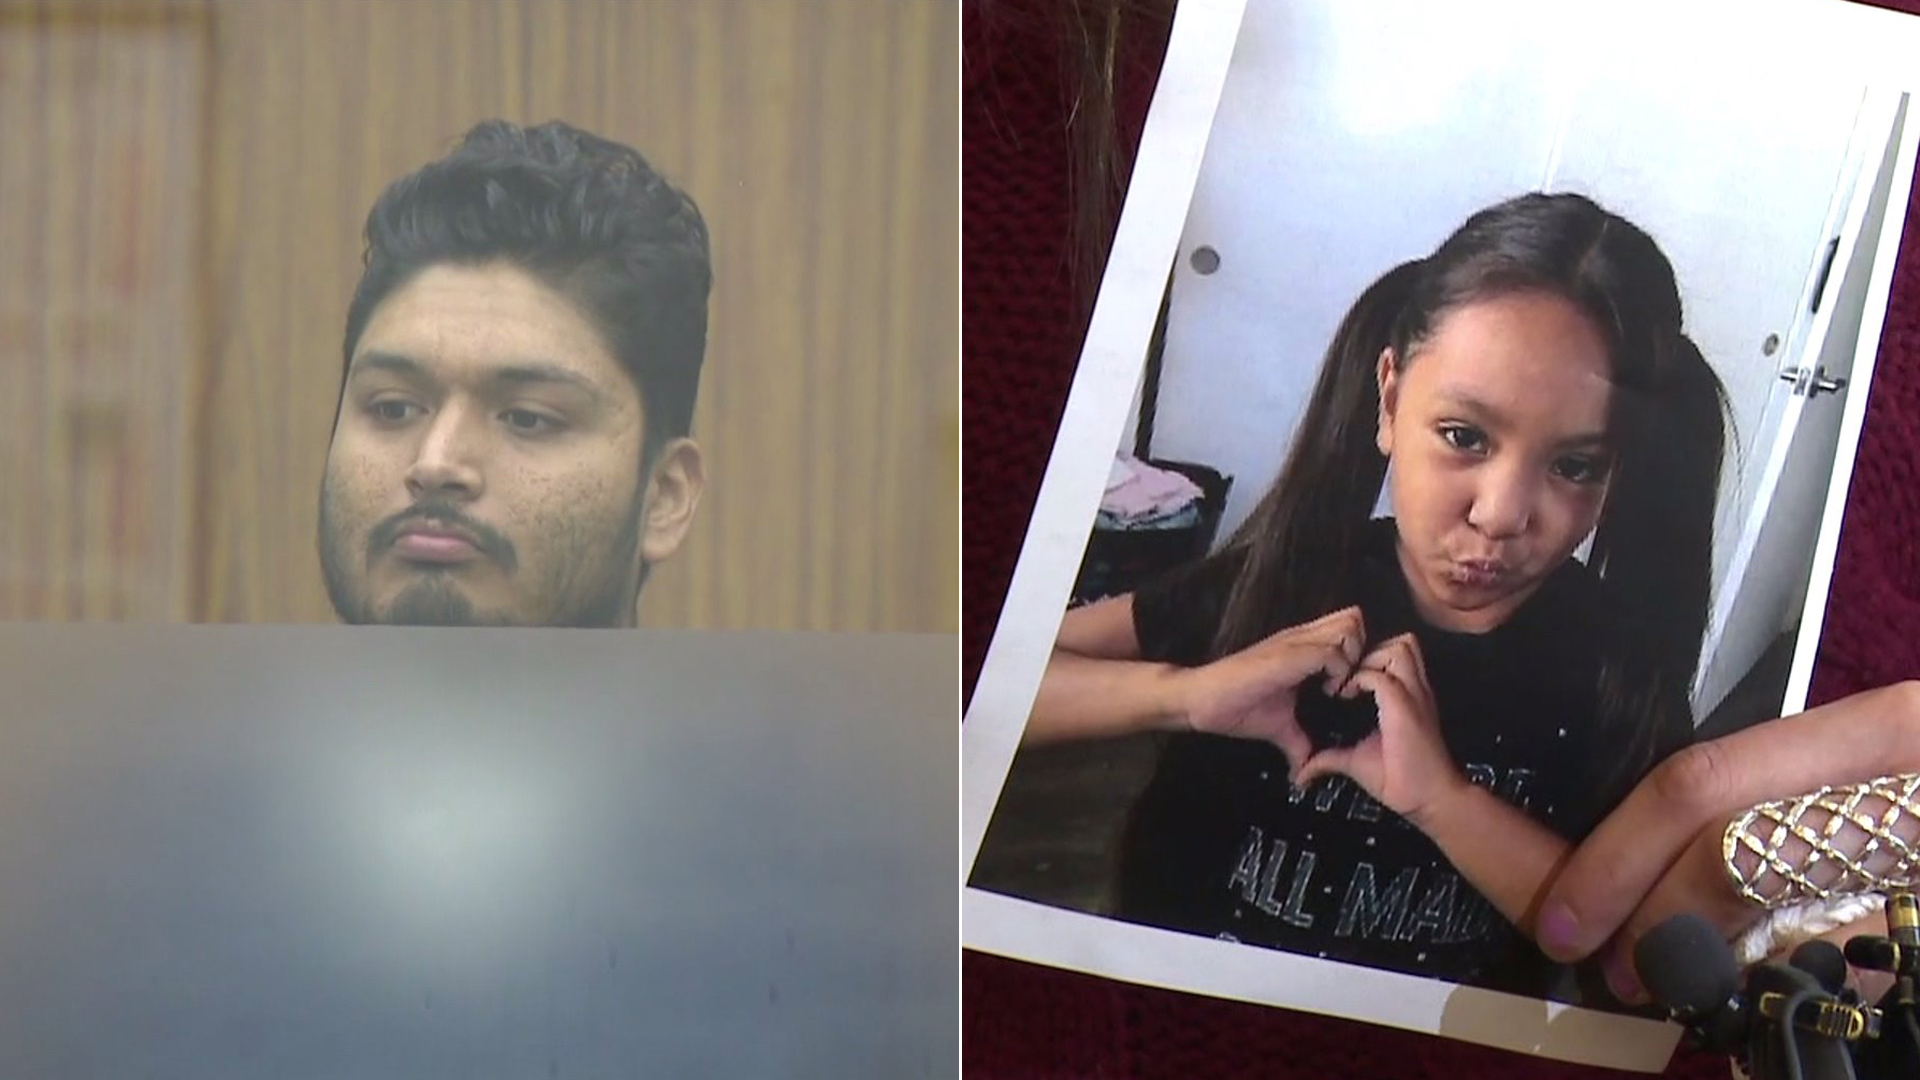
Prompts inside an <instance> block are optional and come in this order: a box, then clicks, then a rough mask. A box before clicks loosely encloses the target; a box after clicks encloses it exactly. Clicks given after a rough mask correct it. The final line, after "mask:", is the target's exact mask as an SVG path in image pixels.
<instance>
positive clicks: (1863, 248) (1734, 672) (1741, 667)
mask: <svg viewBox="0 0 1920 1080" xmlns="http://www.w3.org/2000/svg"><path fill="white" fill-rule="evenodd" d="M1906 116H1907V105H1906V101H1905V99H1904V95H1896V94H1890V93H1889V94H1881V93H1875V94H1871V95H1869V96H1868V97H1867V99H1866V101H1865V102H1864V104H1863V106H1862V109H1861V123H1860V125H1859V127H1858V129H1857V133H1858V136H1859V138H1858V139H1857V140H1856V143H1857V146H1858V148H1859V149H1860V150H1861V151H1862V152H1861V153H1860V154H1859V155H1858V156H1857V157H1856V158H1854V159H1853V161H1852V162H1851V164H1852V165H1854V166H1855V168H1854V170H1853V173H1852V177H1851V178H1852V184H1851V187H1850V188H1849V190H1848V191H1847V192H1846V194H1847V198H1846V200H1845V201H1844V203H1842V204H1841V210H1842V213H1841V217H1840V221H1839V222H1838V225H1837V227H1836V230H1835V233H1834V238H1833V240H1832V241H1831V242H1830V246H1829V250H1831V251H1832V252H1833V255H1832V258H1831V261H1830V262H1829V263H1827V264H1825V265H1824V266H1823V268H1822V271H1821V272H1820V274H1819V275H1817V276H1816V278H1815V280H1814V282H1813V283H1812V287H1810V288H1809V293H1810V297H1809V300H1808V303H1807V306H1806V308H1805V309H1804V312H1805V314H1804V315H1803V316H1802V321H1803V322H1805V323H1807V324H1808V326H1807V330H1806V333H1805V334H1804V337H1803V339H1802V340H1800V341H1799V342H1798V343H1797V344H1796V347H1795V348H1793V349H1792V350H1791V352H1790V353H1789V357H1788V363H1787V365H1786V366H1784V367H1782V368H1781V370H1780V371H1779V372H1778V373H1777V374H1776V376H1775V379H1774V382H1773V399H1774V400H1772V401H1770V402H1769V405H1768V409H1767V411H1766V414H1765V417H1764V419H1763V421H1762V423H1763V427H1762V429H1761V430H1760V431H1759V432H1758V433H1757V434H1756V437H1755V439H1754V440H1753V450H1752V460H1751V462H1750V464H1749V467H1748V470H1747V472H1748V475H1749V476H1750V477H1751V482H1750V483H1749V484H1748V485H1746V486H1747V489H1748V490H1747V491H1746V492H1745V498H1744V500H1743V501H1742V503H1741V504H1740V505H1739V506H1738V507H1737V508H1736V511H1737V512H1738V513H1739V514H1740V515H1741V516H1740V517H1739V519H1738V520H1737V521H1734V522H1731V523H1730V524H1732V525H1733V526H1734V528H1733V529H1732V530H1731V531H1729V532H1726V533H1724V534H1723V536H1724V537H1725V540H1724V543H1723V545H1722V550H1723V551H1725V552H1726V555H1725V558H1726V564H1727V565H1726V572H1725V573H1724V574H1723V575H1720V576H1718V580H1719V581H1721V582H1722V583H1723V584H1722V585H1721V588H1720V589H1719V592H1718V595H1716V596H1715V598H1714V608H1713V618H1712V622H1711V623H1710V624H1709V626H1708V628H1707V640H1706V645H1705V648H1704V650H1703V654H1702V659H1701V665H1700V673H1699V676H1698V678H1697V680H1696V683H1695V689H1694V704H1695V711H1696V714H1697V715H1700V716H1705V715H1706V714H1707V712H1708V711H1709V710H1711V709H1712V707H1713V706H1714V705H1715V704H1717V703H1718V702H1719V701H1721V700H1722V699H1723V698H1724V697H1725V696H1726V694H1727V692H1728V691H1730V690H1731V689H1732V688H1733V687H1734V685H1735V684H1736V683H1737V682H1738V681H1739V679H1740V678H1741V676H1742V675H1744V674H1745V673H1746V671H1747V670H1748V669H1749V668H1750V667H1751V666H1752V664H1753V662H1754V660H1755V659H1757V658H1758V657H1759V655H1760V654H1761V652H1763V651H1764V650H1765V649H1766V648H1767V646H1768V645H1769V644H1770V643H1771V642H1772V641H1773V639H1774V638H1775V637H1776V636H1777V635H1779V634H1781V633H1783V632H1788V631H1791V630H1792V629H1793V628H1794V627H1795V626H1796V625H1797V624H1798V623H1799V621H1800V619H1801V617H1802V613H1803V611H1804V609H1805V607H1806V601H1807V593H1808V579H1809V576H1810V574H1811V572H1812V558H1811V557H1812V554H1813V550H1814V542H1815V539H1816V538H1817V535H1818V531H1819V528H1820V523H1821V516H1822V511H1823V509H1824V507H1825V504H1826V501H1827V499H1828V494H1829V491H1830V489H1831V487H1832V484H1833V480H1834V475H1833V473H1834V459H1835V455H1836V452H1837V451H1838V449H1839V444H1840V437H1841V435H1840V431H1841V425H1842V420H1843V414H1844V411H1845V406H1846V402H1847V399H1848V397H1850V396H1853V395H1858V394H1864V393H1866V392H1867V387H1866V385H1865V383H1864V382H1863V381H1858V380H1856V378H1855V371H1854V359H1855V356H1856V355H1857V349H1858V348H1859V346H1860V342H1859V338H1860V327H1861V322H1862V320H1863V319H1864V317H1865V314H1866V300H1867V284H1868V279H1869V277H1870V276H1871V273H1872V271H1873V266H1874V259H1873V256H1874V249H1875V247H1876V245H1877V244H1878V243H1879V239H1880V231H1881V228H1882V226H1883V225H1884V223H1885V221H1886V213H1887V203H1888V198H1889V193H1890V191H1891V189H1892V187H1893V183H1894V167H1895V158H1896V151H1897V149H1898V144H1899V139H1900V133H1901V132H1902V130H1903V129H1904V127H1905V120H1906ZM1816 290H1817V291H1816ZM1816 296H1817V298H1818V300H1817V302H1816V301H1815V300H1814V297H1816ZM1876 345H1877V342H1868V343H1866V347H1867V348H1874V347H1875V346H1876ZM1798 666H1801V667H1804V666H1805V665H1804V664H1800V665H1798ZM1800 704H1801V702H1799V701H1793V700H1789V701H1788V702H1786V705H1787V707H1789V708H1797V707H1799V705H1800Z"/></svg>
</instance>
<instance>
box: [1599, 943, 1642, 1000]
mask: <svg viewBox="0 0 1920 1080" xmlns="http://www.w3.org/2000/svg"><path fill="white" fill-rule="evenodd" d="M1600 970H1601V971H1602V972H1604V973H1605V974H1606V977H1607V989H1609V990H1612V991H1613V996H1614V997H1617V998H1619V999H1620V1000H1621V1001H1623V1002H1625V1003H1627V1004H1629V1005H1634V1004H1638V1003H1639V1001H1640V999H1641V996H1642V995H1641V992H1640V979H1639V977H1638V976H1637V975H1635V974H1634V971H1633V963H1632V961H1630V960H1629V959H1628V958H1627V957H1626V956H1625V955H1622V954H1616V955H1613V956H1609V957H1607V958H1606V960H1605V961H1603V962H1602V963H1601V965H1600Z"/></svg>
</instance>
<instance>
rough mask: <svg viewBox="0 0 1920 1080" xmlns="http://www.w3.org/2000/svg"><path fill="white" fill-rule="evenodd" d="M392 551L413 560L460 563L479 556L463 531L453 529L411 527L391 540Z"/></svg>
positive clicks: (478, 550)
mask: <svg viewBox="0 0 1920 1080" xmlns="http://www.w3.org/2000/svg"><path fill="white" fill-rule="evenodd" d="M393 550H394V553H395V554H397V555H399V556H400V557H401V558H403V559H411V560H413V561H415V562H430V563H461V562H467V561H470V560H472V559H476V558H478V557H479V556H480V548H479V547H478V545H476V544H475V543H474V542H473V541H472V540H471V539H469V538H468V537H467V535H466V534H465V533H462V532H459V531H457V530H453V529H435V528H411V529H407V530H405V531H403V532H401V534H400V536H399V537H398V538H397V539H395V540H394V542H393Z"/></svg>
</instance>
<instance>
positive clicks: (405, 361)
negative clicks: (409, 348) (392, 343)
mask: <svg viewBox="0 0 1920 1080" xmlns="http://www.w3.org/2000/svg"><path fill="white" fill-rule="evenodd" d="M361 368H373V369H374V370H376V371H391V372H393V373H394V374H395V375H407V376H411V377H413V378H425V377H426V375H427V366H426V365H425V364H422V363H421V362H420V361H418V360H415V359H414V358H413V357H411V356H401V355H400V354H399V353H390V352H375V351H368V352H363V353H361V354H360V355H359V356H356V357H354V358H353V365H352V366H351V367H349V368H348V369H347V375H348V376H349V377H351V376H352V375H354V374H355V373H356V372H358V371H359V370H360V369H361Z"/></svg>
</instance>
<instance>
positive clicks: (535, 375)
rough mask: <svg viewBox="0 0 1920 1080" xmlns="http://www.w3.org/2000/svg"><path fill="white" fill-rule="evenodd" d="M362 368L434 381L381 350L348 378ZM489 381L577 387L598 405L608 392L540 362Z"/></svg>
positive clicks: (505, 370)
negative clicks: (597, 402)
mask: <svg viewBox="0 0 1920 1080" xmlns="http://www.w3.org/2000/svg"><path fill="white" fill-rule="evenodd" d="M361 368H371V369H374V370H377V371H390V372H392V373H394V374H396V375H400V376H403V377H406V378H414V379H431V378H433V377H434V376H433V373H432V372H431V371H429V370H428V368H427V365H425V364H423V363H421V362H420V361H418V360H415V359H414V358H413V357H411V356H402V355H401V354H399V353H390V352H380V351H378V350H369V351H367V352H364V353H361V354H360V355H359V356H358V357H356V358H355V359H354V361H353V367H352V369H351V370H350V371H349V372H348V375H349V376H351V375H352V374H353V373H354V372H357V371H359V370H360V369H361ZM486 380H487V381H488V382H495V383H506V384H509V385H524V384H527V383H561V384H564V385H567V386H572V387H575V388H576V389H578V390H580V391H582V392H583V393H585V394H587V395H588V396H590V397H592V398H593V399H594V400H595V401H600V400H603V399H605V397H606V393H605V391H603V390H601V389H600V387H599V385H598V384H596V383H595V382H594V381H593V380H592V379H589V378H587V377H586V376H584V375H582V374H580V373H579V372H577V371H572V370H569V369H567V368H564V367H561V366H560V365H558V364H549V363H545V362H542V361H538V360H528V361H517V362H515V363H511V364H507V365H505V366H503V367H497V368H493V369H491V370H490V371H488V372H487V373H486Z"/></svg>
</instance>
